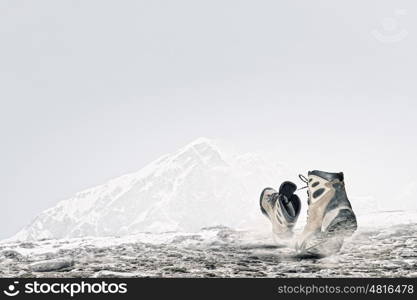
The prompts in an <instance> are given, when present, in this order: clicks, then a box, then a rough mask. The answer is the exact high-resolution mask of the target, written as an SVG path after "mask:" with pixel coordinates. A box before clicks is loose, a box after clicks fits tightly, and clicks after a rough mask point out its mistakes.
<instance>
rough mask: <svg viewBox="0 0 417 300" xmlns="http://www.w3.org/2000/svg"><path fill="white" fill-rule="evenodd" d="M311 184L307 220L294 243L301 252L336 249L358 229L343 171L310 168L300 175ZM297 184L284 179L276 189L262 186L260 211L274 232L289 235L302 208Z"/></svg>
mask: <svg viewBox="0 0 417 300" xmlns="http://www.w3.org/2000/svg"><path fill="white" fill-rule="evenodd" d="M300 178H301V179H302V180H303V181H304V182H305V183H306V184H307V186H306V187H305V188H308V192H307V194H308V211H307V224H306V225H305V227H304V230H303V232H302V233H301V235H300V236H299V237H298V239H297V240H296V243H295V248H296V250H297V251H298V252H299V253H300V254H305V255H318V256H327V255H332V254H335V253H337V252H338V251H339V250H340V249H341V247H342V245H343V241H344V239H345V238H346V237H349V236H351V235H352V234H353V233H354V232H355V231H356V229H357V222H356V216H355V214H354V213H353V210H352V206H351V204H350V202H349V200H348V198H347V195H346V190H345V183H344V175H343V173H328V172H323V171H317V170H316V171H311V172H309V173H308V178H305V177H304V176H302V175H300ZM296 191H297V186H296V185H295V184H294V183H292V182H289V181H286V182H284V183H283V184H282V185H281V186H280V188H279V191H278V192H277V191H276V190H274V189H273V188H266V189H264V190H263V192H262V194H261V199H260V205H261V211H262V213H263V214H264V215H265V216H266V217H268V219H269V220H270V221H271V223H272V231H273V233H274V236H275V237H277V238H280V239H286V238H290V237H291V236H292V235H293V228H294V226H295V224H296V222H297V219H298V216H299V215H300V211H301V201H300V198H299V197H298V196H297V195H296V194H295V192H296Z"/></svg>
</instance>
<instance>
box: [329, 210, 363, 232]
mask: <svg viewBox="0 0 417 300" xmlns="http://www.w3.org/2000/svg"><path fill="white" fill-rule="evenodd" d="M357 228H358V224H357V222H356V216H355V214H354V213H353V212H352V210H350V209H341V210H340V211H339V213H338V214H337V216H336V217H335V218H334V219H333V220H332V221H331V222H330V224H329V226H327V228H326V229H325V232H326V233H327V234H328V235H330V236H341V237H350V236H351V235H352V234H353V233H354V232H355V231H356V229H357Z"/></svg>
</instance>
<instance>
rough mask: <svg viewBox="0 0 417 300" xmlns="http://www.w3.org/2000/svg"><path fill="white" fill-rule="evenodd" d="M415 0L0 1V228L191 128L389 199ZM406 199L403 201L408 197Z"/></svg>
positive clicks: (414, 65)
mask: <svg viewBox="0 0 417 300" xmlns="http://www.w3.org/2000/svg"><path fill="white" fill-rule="evenodd" d="M416 13H417V3H416V2H415V1H411V0H410V1H401V0H396V1H394V0H389V1H381V0H374V1H370V0H368V1H331V0H329V1H312V0H287V1H276V0H270V1H264V0H257V1H242V0H239V1H238V0H236V1H228V0H221V1H218V0H211V1H195V0H194V1H191V0H190V1H183V0H176V1H168V0H164V1H156V0H152V1H139V0H135V1H128V0H124V1H107V0H106V1H105V0H97V1H92V0H83V1H75V0H72V1H54V0H51V1H44V0H39V1H21V0H9V1H6V0H3V1H1V2H0V105H1V107H0V137H1V148H0V183H1V189H0V191H1V194H0V197H1V203H2V204H3V209H2V210H1V211H0V228H1V230H0V238H4V237H7V236H10V235H12V234H13V233H15V232H16V231H17V230H19V229H20V228H21V227H22V226H24V225H26V224H27V223H29V222H30V221H31V220H32V219H33V218H34V217H35V216H36V215H37V214H39V213H40V212H41V211H42V210H44V209H46V208H48V207H50V206H52V205H54V204H55V203H56V202H57V201H58V200H62V199H65V198H68V197H70V196H72V195H73V194H74V193H76V192H77V191H79V190H82V189H84V188H87V187H90V186H94V185H97V184H100V183H103V182H104V181H106V180H107V179H110V178H112V177H115V176H118V175H122V174H124V173H127V172H131V171H135V170H138V169H140V168H141V167H143V166H144V165H146V164H147V163H148V162H150V161H152V160H154V159H155V158H158V157H159V156H160V155H161V154H165V153H167V152H171V151H175V150H176V149H177V148H179V147H181V146H183V145H185V144H186V143H188V142H190V141H191V140H193V139H194V138H197V137H199V136H207V137H211V138H215V139H221V140H225V141H228V142H231V143H234V144H237V145H238V147H240V148H242V149H243V150H250V151H252V150H257V151H261V152H264V153H266V154H268V155H270V156H271V157H272V156H273V157H275V158H276V160H278V161H282V162H284V163H286V164H288V165H289V166H290V167H293V168H294V169H296V170H299V171H300V172H304V173H305V172H307V170H308V169H324V170H331V171H338V170H343V171H345V173H346V177H347V180H348V185H349V187H350V194H354V195H373V196H375V197H376V198H377V199H378V201H380V202H381V203H384V204H386V205H389V204H390V203H392V202H395V199H396V198H395V196H396V195H397V194H398V190H401V188H402V187H403V186H404V185H406V184H407V183H409V182H411V181H413V180H417V177H416V175H415V172H414V170H415V168H416V167H417V163H416V153H417V141H416V137H415V130H416V128H417V126H416V125H417V120H416V112H417V101H416V96H417V88H416V78H417V59H416V53H417V16H416ZM414 203H416V201H414Z"/></svg>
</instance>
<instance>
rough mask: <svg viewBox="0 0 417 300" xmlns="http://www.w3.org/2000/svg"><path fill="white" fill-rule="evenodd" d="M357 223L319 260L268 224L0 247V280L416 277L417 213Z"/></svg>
mask: <svg viewBox="0 0 417 300" xmlns="http://www.w3.org/2000/svg"><path fill="white" fill-rule="evenodd" d="M359 221H360V227H359V230H358V231H357V232H356V233H355V234H354V235H353V236H352V237H351V238H349V239H348V240H346V241H345V244H344V246H343V248H342V250H341V252H340V253H339V254H337V255H333V256H330V257H326V258H321V259H319V258H311V257H300V256H298V255H297V254H296V252H295V251H294V250H293V249H292V248H291V247H290V246H289V245H288V244H285V243H281V244H276V243H274V242H273V241H272V238H271V234H270V232H269V230H268V229H269V228H267V227H265V228H264V230H234V229H231V228H228V227H222V226H218V227H211V228H206V229H202V230H200V231H198V232H194V233H184V232H167V233H142V234H136V235H132V236H125V237H119V238H117V237H113V238H110V237H105V238H98V237H90V238H70V239H60V240H43V241H33V242H3V243H0V277H15V276H17V277H80V276H81V277H368V276H369V277H399V276H409V277H416V276H417V248H416V246H417V212H400V211H397V212H381V213H373V214H369V215H364V216H362V217H361V218H360V219H359ZM361 223H362V224H361ZM297 231H299V229H297Z"/></svg>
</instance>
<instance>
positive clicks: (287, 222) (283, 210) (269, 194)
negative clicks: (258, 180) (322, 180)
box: [260, 181, 301, 239]
mask: <svg viewBox="0 0 417 300" xmlns="http://www.w3.org/2000/svg"><path fill="white" fill-rule="evenodd" d="M296 190H297V186H296V185H295V184H294V183H292V182H289V181H286V182H284V183H283V184H281V186H280V188H279V191H278V192H277V191H276V190H274V189H273V188H266V189H264V190H263V192H262V194H261V199H260V206H261V211H262V213H263V214H264V215H265V216H266V217H267V218H268V219H269V220H270V221H271V223H272V232H273V234H274V237H275V238H278V239H286V238H290V237H291V236H292V235H293V231H292V229H293V227H294V225H295V223H296V222H297V219H298V216H299V215H300V210H301V201H300V198H298V196H297V195H295V194H294V192H295V191H296Z"/></svg>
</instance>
